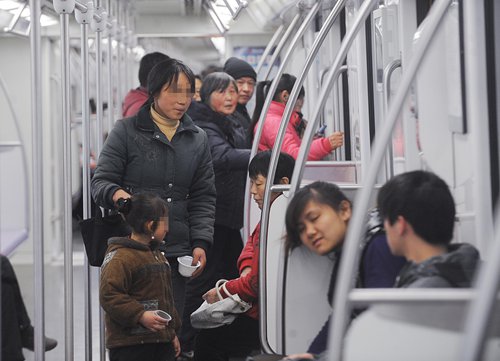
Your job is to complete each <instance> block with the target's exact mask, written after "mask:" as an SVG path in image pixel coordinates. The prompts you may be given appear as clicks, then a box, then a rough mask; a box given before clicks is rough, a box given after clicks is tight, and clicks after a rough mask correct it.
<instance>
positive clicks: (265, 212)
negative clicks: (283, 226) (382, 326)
mask: <svg viewBox="0 0 500 361" xmlns="http://www.w3.org/2000/svg"><path fill="white" fill-rule="evenodd" d="M320 5H321V2H317V3H315V4H314V5H313V6H312V7H311V9H310V10H309V13H308V14H307V16H306V18H305V19H304V21H303V22H302V24H301V25H300V27H299V29H298V31H297V32H296V34H295V36H294V38H293V39H292V41H291V43H290V46H289V47H288V50H287V52H286V54H285V56H284V58H283V61H282V62H281V65H280V67H279V69H278V73H277V74H276V77H275V78H274V80H273V82H272V83H271V86H270V87H269V90H268V93H267V98H266V101H265V103H264V107H263V109H262V113H261V115H260V118H259V123H260V124H259V128H258V131H260V134H258V135H257V134H256V136H255V139H254V143H253V145H252V152H253V154H255V152H256V150H257V147H258V144H259V140H260V135H261V134H262V129H263V125H264V121H265V116H266V113H267V111H268V110H269V106H270V105H271V100H272V98H273V95H274V92H275V91H276V89H277V87H278V83H279V80H280V78H281V75H282V74H283V72H284V70H285V66H286V65H287V64H288V61H289V60H290V59H291V55H292V52H293V50H294V49H295V46H296V45H297V43H298V42H299V40H300V38H301V37H302V36H303V35H304V32H305V30H306V29H307V27H308V26H310V24H311V22H312V20H313V19H314V17H315V16H316V14H317V12H318V10H319V8H320ZM282 125H283V122H282V123H281V125H280V131H281V128H282ZM281 143H282V142H281V141H279V132H278V139H276V142H275V144H274V147H273V153H272V155H271V162H270V165H269V172H271V171H272V169H273V168H272V167H273V161H275V160H276V159H274V158H277V155H276V154H277V153H279V149H281ZM275 163H276V162H275ZM275 169H276V165H274V171H272V172H273V174H268V175H267V179H266V188H267V189H269V190H270V189H271V185H272V183H273V180H274V173H275ZM270 203H271V202H270V193H268V192H266V193H265V194H264V204H263V206H262V214H261V221H260V241H259V242H260V250H259V257H260V258H259V304H260V317H259V325H260V340H261V345H262V348H263V350H264V352H265V353H274V352H273V350H272V349H271V347H270V346H269V343H268V342H267V327H266V325H265V323H264V321H265V320H266V317H267V309H266V306H265V302H264V301H265V297H266V283H265V282H266V252H265V250H266V245H267V229H268V225H267V222H268V218H269V208H270Z"/></svg>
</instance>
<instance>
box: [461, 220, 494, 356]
mask: <svg viewBox="0 0 500 361" xmlns="http://www.w3.org/2000/svg"><path fill="white" fill-rule="evenodd" d="M495 224H496V235H495V239H494V243H493V246H492V249H490V250H489V252H490V255H491V257H490V259H489V260H488V262H484V263H483V264H482V266H481V268H480V269H479V273H478V275H477V279H478V282H477V285H476V288H477V292H476V293H475V295H474V296H475V297H473V299H472V302H471V305H470V308H469V312H467V315H466V319H465V327H464V330H465V332H464V338H463V339H464V342H463V343H462V352H461V353H460V355H461V360H463V361H474V360H482V353H483V348H484V343H485V341H486V338H487V337H486V334H487V330H488V325H489V324H490V321H491V317H490V314H491V312H492V311H493V310H494V307H495V301H496V300H497V299H498V296H497V293H498V290H499V285H500V212H497V216H496V221H495Z"/></svg>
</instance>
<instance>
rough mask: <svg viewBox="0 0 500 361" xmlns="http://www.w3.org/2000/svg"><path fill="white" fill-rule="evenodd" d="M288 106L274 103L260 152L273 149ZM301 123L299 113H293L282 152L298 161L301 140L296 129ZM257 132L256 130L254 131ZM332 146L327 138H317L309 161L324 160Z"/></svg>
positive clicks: (263, 132) (260, 144)
mask: <svg viewBox="0 0 500 361" xmlns="http://www.w3.org/2000/svg"><path fill="white" fill-rule="evenodd" d="M285 106H286V104H283V103H279V102H276V101H272V102H271V105H270V106H269V111H268V112H267V116H266V120H265V123H264V128H263V129H262V136H261V137H260V142H259V151H263V150H268V149H273V145H274V141H275V140H276V136H277V135H278V130H279V127H280V123H281V118H282V117H283V113H284V112H285ZM299 121H300V117H299V115H298V114H297V112H293V113H292V116H291V118H290V122H289V123H288V126H287V128H286V132H285V138H284V139H283V145H282V147H281V150H282V151H283V152H285V153H288V154H290V155H291V156H292V157H293V158H295V159H297V156H298V154H299V148H300V143H301V139H300V137H299V135H298V134H297V131H296V130H295V127H296V126H297V124H298V123H299ZM256 128H257V127H256ZM254 131H255V129H254ZM332 150H333V149H332V146H331V144H330V141H329V140H328V139H327V138H317V139H314V140H313V141H312V144H311V148H310V150H309V155H308V157H307V160H319V159H321V158H324V157H325V156H326V155H328V153H330V152H331V151H332Z"/></svg>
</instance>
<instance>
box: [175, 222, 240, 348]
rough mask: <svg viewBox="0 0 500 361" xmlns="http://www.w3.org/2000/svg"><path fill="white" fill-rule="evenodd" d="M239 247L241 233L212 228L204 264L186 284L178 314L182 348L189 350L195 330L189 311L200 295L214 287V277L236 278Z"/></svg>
mask: <svg viewBox="0 0 500 361" xmlns="http://www.w3.org/2000/svg"><path fill="white" fill-rule="evenodd" d="M242 249H243V241H242V240H241V233H240V231H239V230H238V229H231V228H228V227H224V226H221V225H217V224H216V225H215V227H214V243H213V245H212V247H211V248H210V250H209V251H208V254H207V265H206V267H205V269H204V271H203V272H202V274H201V275H199V276H198V277H196V278H193V279H190V280H189V281H188V283H187V285H186V301H185V304H184V313H182V328H181V331H180V334H179V341H180V343H181V346H182V349H183V350H185V351H189V350H192V349H193V342H194V338H195V336H196V333H197V330H196V329H194V328H193V327H192V326H191V319H190V316H191V313H193V312H194V311H195V310H196V309H197V308H198V307H200V305H201V304H202V303H203V299H202V298H201V296H203V294H204V293H205V292H207V291H208V290H210V289H211V288H213V287H214V286H215V283H216V282H217V280H219V279H221V278H223V279H227V280H231V279H234V278H238V277H239V272H238V267H237V266H236V262H237V261H238V257H239V256H240V253H241V250H242Z"/></svg>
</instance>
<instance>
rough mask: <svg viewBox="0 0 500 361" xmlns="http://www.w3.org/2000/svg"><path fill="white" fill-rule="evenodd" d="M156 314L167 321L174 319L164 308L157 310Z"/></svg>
mask: <svg viewBox="0 0 500 361" xmlns="http://www.w3.org/2000/svg"><path fill="white" fill-rule="evenodd" d="M155 313H156V315H157V316H160V317H161V318H163V319H165V320H167V321H170V320H172V316H170V315H169V314H168V313H167V312H165V311H162V310H157V311H155Z"/></svg>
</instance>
